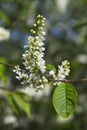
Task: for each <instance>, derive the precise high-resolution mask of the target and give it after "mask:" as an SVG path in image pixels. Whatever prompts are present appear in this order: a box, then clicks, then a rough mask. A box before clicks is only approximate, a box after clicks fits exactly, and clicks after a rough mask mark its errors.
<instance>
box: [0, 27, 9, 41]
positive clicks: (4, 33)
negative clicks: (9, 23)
mask: <svg viewBox="0 0 87 130" xmlns="http://www.w3.org/2000/svg"><path fill="white" fill-rule="evenodd" d="M9 37H10V32H9V31H8V30H7V29H5V28H3V27H0V41H3V40H8V39H9Z"/></svg>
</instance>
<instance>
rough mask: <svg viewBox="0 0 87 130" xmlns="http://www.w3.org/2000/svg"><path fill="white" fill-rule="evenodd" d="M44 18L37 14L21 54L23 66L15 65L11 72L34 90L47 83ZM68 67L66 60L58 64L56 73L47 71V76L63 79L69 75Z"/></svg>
mask: <svg viewBox="0 0 87 130" xmlns="http://www.w3.org/2000/svg"><path fill="white" fill-rule="evenodd" d="M44 26H45V18H44V17H43V16H42V15H38V16H37V23H36V24H34V27H33V29H31V30H30V31H31V33H32V36H29V37H28V44H27V45H26V46H24V47H25V48H26V51H25V52H24V54H23V55H22V59H23V65H24V68H23V69H21V68H20V66H19V65H17V66H15V69H14V70H13V72H15V73H16V75H17V76H16V78H17V79H18V80H21V84H22V85H23V86H31V87H33V88H35V89H36V91H38V90H41V89H43V87H44V86H45V84H47V83H48V79H47V76H46V74H47V71H46V64H45V60H44V51H45V47H44V40H45V34H46V33H45V31H44ZM69 72H70V67H69V62H68V61H67V60H65V61H63V62H62V65H61V66H58V74H56V72H55V71H54V70H51V71H49V76H51V77H53V80H57V79H58V80H59V79H60V80H61V79H65V78H66V76H68V75H69Z"/></svg>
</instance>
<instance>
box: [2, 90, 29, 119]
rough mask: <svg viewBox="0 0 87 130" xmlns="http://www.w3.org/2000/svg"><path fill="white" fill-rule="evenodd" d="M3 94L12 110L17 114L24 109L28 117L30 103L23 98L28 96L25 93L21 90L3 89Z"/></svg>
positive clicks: (21, 112) (20, 113)
mask: <svg viewBox="0 0 87 130" xmlns="http://www.w3.org/2000/svg"><path fill="white" fill-rule="evenodd" d="M4 95H5V96H6V98H7V100H8V102H9V104H10V105H11V106H12V108H13V110H14V112H15V113H16V114H17V115H19V116H21V115H23V111H24V112H25V113H26V114H27V116H28V117H29V116H30V105H29V103H28V102H27V101H26V100H25V98H26V97H28V96H27V95H26V94H24V93H23V92H17V91H16V92H9V91H7V90H5V91H4ZM22 110H23V111H22Z"/></svg>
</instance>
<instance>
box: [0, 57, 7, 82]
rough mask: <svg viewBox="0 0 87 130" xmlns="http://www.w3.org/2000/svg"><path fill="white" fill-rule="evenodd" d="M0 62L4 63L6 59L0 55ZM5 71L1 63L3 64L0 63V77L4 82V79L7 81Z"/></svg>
mask: <svg viewBox="0 0 87 130" xmlns="http://www.w3.org/2000/svg"><path fill="white" fill-rule="evenodd" d="M0 62H4V63H5V62H6V59H5V58H2V57H0ZM5 71H6V66H5V65H3V64H0V79H2V80H3V82H4V83H6V81H7V77H6V74H5Z"/></svg>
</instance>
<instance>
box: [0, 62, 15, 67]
mask: <svg viewBox="0 0 87 130" xmlns="http://www.w3.org/2000/svg"><path fill="white" fill-rule="evenodd" d="M0 64H2V65H6V66H9V67H14V65H11V64H8V63H5V62H2V61H0Z"/></svg>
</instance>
